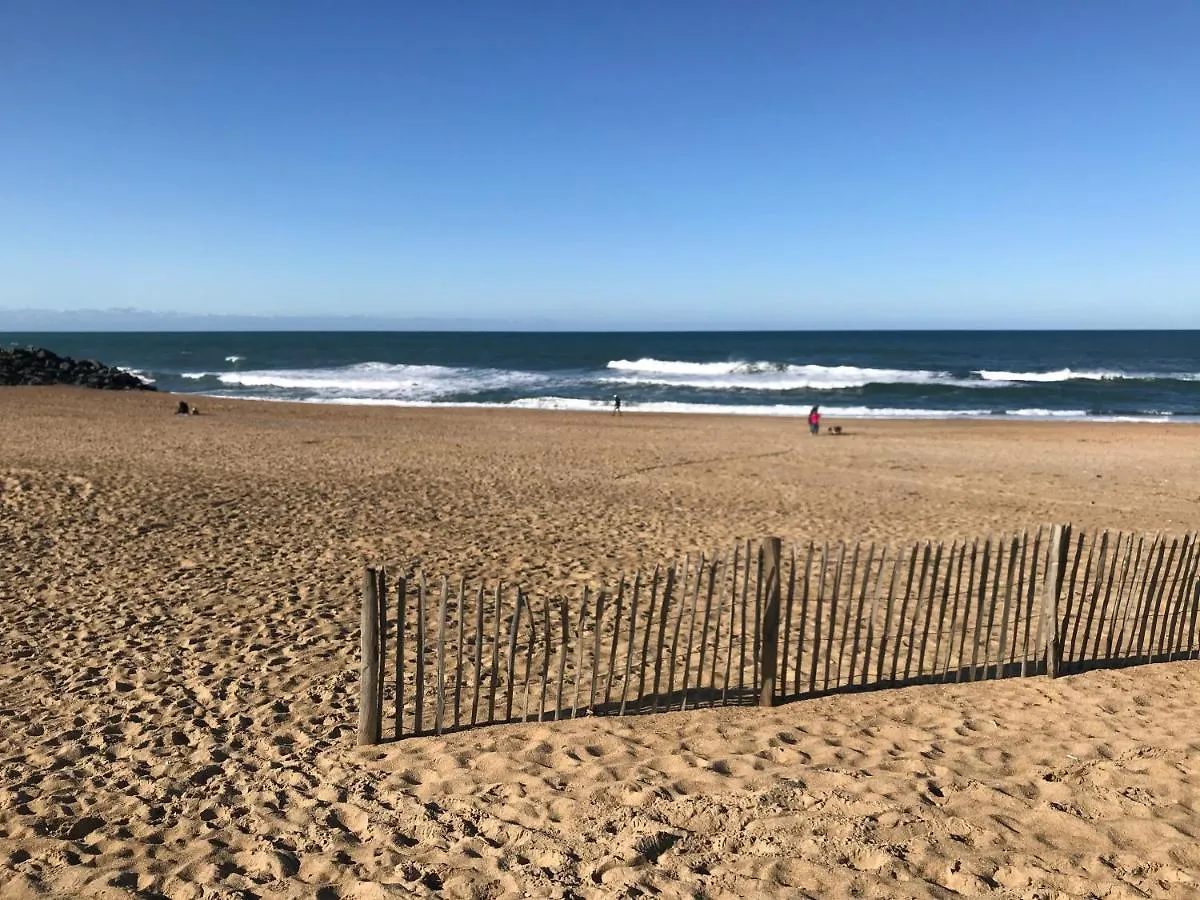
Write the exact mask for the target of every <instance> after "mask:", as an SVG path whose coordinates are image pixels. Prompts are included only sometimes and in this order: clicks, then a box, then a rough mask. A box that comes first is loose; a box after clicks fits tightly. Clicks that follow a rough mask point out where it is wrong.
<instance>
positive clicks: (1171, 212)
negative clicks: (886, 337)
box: [0, 0, 1200, 329]
mask: <svg viewBox="0 0 1200 900" xmlns="http://www.w3.org/2000/svg"><path fill="white" fill-rule="evenodd" d="M1198 48H1200V3H1198V2H1195V0H1152V2H1146V0H1128V2H1115V0H1113V2H1106V0H1088V2H1085V0H1071V2H1068V0H1061V2H1050V0H1036V2H1035V0H995V2H988V0H978V2H976V0H911V2H907V0H906V2H892V0H874V2H856V0H836V2H834V0H830V2H801V0H778V2H750V3H746V2H733V0H728V2H707V0H687V2H683V0H679V2H665V0H664V2H653V3H620V2H616V3H614V2H608V3H599V2H593V3H575V2H540V3H518V2H512V3H509V2H495V0H486V2H485V0H481V2H430V3H417V2H413V3H408V2H386V3H384V2H381V3H378V4H373V3H365V2H362V3H356V2H347V3H329V2H302V0H275V2H270V0H253V2H245V0H238V2H217V0H180V2H163V0H119V2H113V3H104V2H96V0H74V2H66V0H5V2H3V3H0V328H3V310H4V309H9V310H13V309H18V308H25V309H38V310H60V309H70V308H105V307H116V306H122V307H129V306H132V307H137V308H140V309H145V310H152V311H158V312H176V313H187V314H192V313H198V312H210V313H218V314H228V313H260V314H265V315H288V314H293V315H325V314H331V315H332V314H358V315H369V316H381V315H382V316H397V317H406V316H419V317H428V316H434V317H444V318H446V319H448V320H455V319H458V318H465V319H469V318H486V319H489V320H497V319H499V320H502V321H505V322H511V324H512V325H513V326H514V327H520V326H521V325H526V324H536V323H537V322H538V321H544V320H548V319H552V320H554V321H556V322H564V321H565V322H568V323H577V324H578V325H579V326H581V327H604V328H614V329H624V328H657V327H666V328H704V327H747V328H775V327H778V328H797V327H799V328H804V327H814V328H830V327H832V328H839V327H845V328H872V327H939V326H944V327H1004V326H1008V327H1039V326H1044V327H1055V326H1064V327H1069V326H1074V327H1200V49H1198Z"/></svg>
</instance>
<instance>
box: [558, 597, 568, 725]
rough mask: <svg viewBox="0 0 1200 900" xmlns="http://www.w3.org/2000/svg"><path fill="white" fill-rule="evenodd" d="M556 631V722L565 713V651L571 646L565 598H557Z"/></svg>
mask: <svg viewBox="0 0 1200 900" xmlns="http://www.w3.org/2000/svg"><path fill="white" fill-rule="evenodd" d="M558 617H559V623H558V624H559V629H558V633H559V634H560V635H561V636H562V639H561V640H560V641H559V644H558V690H557V691H555V693H554V721H555V722H557V721H558V720H559V719H560V718H562V716H563V714H564V713H565V711H566V710H565V709H564V708H563V692H564V690H565V688H566V679H567V651H568V650H570V647H571V613H570V610H569V609H568V608H567V598H566V597H565V596H564V597H559V598H558Z"/></svg>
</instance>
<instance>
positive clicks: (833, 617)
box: [821, 541, 858, 690]
mask: <svg viewBox="0 0 1200 900" xmlns="http://www.w3.org/2000/svg"><path fill="white" fill-rule="evenodd" d="M854 562H856V563H857V562H858V545H854ZM845 568H846V541H838V568H836V569H835V570H834V576H833V595H832V599H830V601H829V637H828V638H827V640H826V664H824V673H823V674H822V678H821V680H822V682H823V683H824V688H823V689H822V690H829V689H830V688H835V686H836V678H834V676H835V674H836V672H838V670H840V668H841V656H840V655H839V656H838V666H836V667H834V665H833V662H834V648H835V647H836V644H838V605H839V604H840V602H841V586H842V582H844V578H845ZM852 568H853V566H852ZM848 619H850V614H848V613H847V614H846V616H844V617H842V622H847V620H848ZM832 678H833V680H830V679H832Z"/></svg>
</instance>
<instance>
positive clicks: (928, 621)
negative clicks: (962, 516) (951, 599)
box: [914, 541, 942, 678]
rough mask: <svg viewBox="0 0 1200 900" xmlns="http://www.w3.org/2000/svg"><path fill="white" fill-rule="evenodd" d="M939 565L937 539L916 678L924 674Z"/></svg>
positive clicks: (940, 550)
mask: <svg viewBox="0 0 1200 900" xmlns="http://www.w3.org/2000/svg"><path fill="white" fill-rule="evenodd" d="M941 567H942V544H941V542H940V541H939V542H938V545H937V547H935V548H934V551H933V568H932V569H931V570H930V573H929V591H928V594H927V599H926V601H925V620H924V622H922V624H921V649H920V652H919V653H918V654H917V671H916V672H915V673H914V675H915V677H917V678H922V677H924V675H925V648H926V644H927V643H928V642H929V626H930V624H931V623H932V622H933V607H934V601H935V599H936V598H937V583H938V572H939V571H940V570H941ZM922 580H923V579H922Z"/></svg>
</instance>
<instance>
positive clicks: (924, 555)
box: [904, 541, 931, 682]
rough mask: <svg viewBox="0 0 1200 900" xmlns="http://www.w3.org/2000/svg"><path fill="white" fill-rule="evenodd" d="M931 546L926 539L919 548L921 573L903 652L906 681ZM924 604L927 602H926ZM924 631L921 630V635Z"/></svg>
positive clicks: (908, 677) (915, 645)
mask: <svg viewBox="0 0 1200 900" xmlns="http://www.w3.org/2000/svg"><path fill="white" fill-rule="evenodd" d="M930 555H931V548H930V546H929V541H926V542H925V544H924V546H922V548H921V574H920V575H919V576H918V577H917V596H916V599H915V600H914V601H913V614H912V624H911V625H909V628H908V650H907V652H906V653H905V654H904V681H905V682H907V681H908V680H909V679H911V678H912V662H913V656H914V655H915V654H916V647H917V626H918V623H920V621H921V601H922V600H923V599H924V597H925V578H926V576H927V575H928V574H929V560H930ZM925 605H926V606H928V605H929V604H928V603H926V604H925ZM923 636H924V632H922V637H923Z"/></svg>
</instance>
